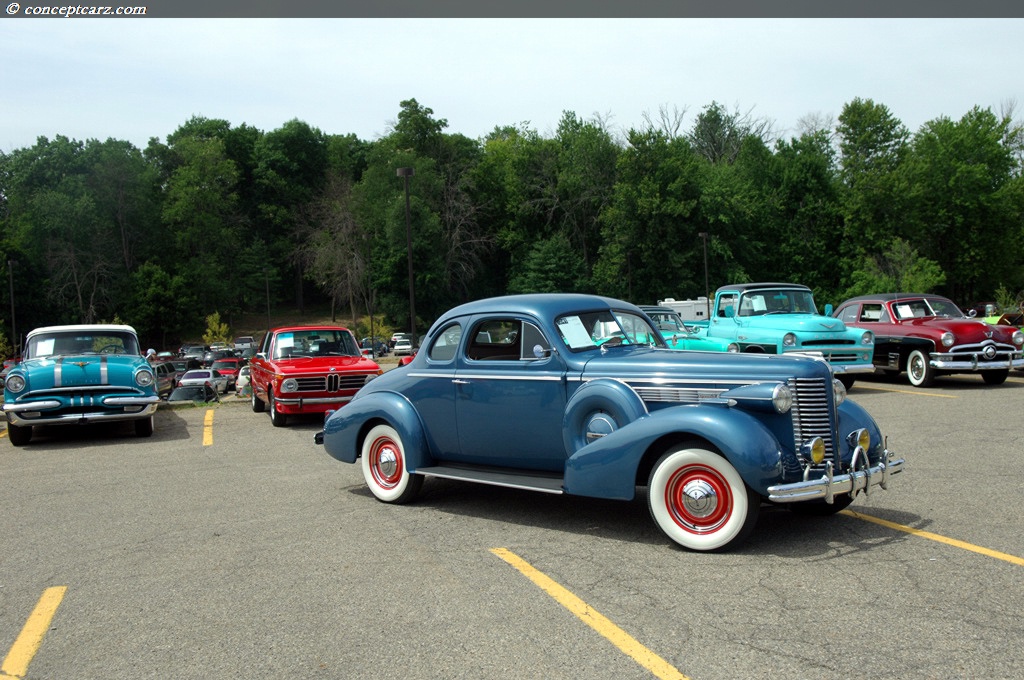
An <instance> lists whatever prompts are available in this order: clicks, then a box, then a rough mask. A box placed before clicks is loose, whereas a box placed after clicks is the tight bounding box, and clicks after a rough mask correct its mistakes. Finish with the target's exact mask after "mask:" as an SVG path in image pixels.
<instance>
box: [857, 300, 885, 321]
mask: <svg viewBox="0 0 1024 680" xmlns="http://www.w3.org/2000/svg"><path fill="white" fill-rule="evenodd" d="M883 315H885V307H883V306H882V305H881V304H879V303H877V302H869V303H866V304H865V305H864V307H863V309H862V310H861V313H860V319H858V320H859V321H863V322H867V323H878V322H879V321H885V320H887V319H883V318H882V316H883Z"/></svg>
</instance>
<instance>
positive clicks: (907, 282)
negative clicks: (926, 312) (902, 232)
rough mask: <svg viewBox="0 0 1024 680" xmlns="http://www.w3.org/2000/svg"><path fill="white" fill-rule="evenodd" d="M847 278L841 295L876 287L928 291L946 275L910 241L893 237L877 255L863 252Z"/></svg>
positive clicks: (870, 291)
mask: <svg viewBox="0 0 1024 680" xmlns="http://www.w3.org/2000/svg"><path fill="white" fill-rule="evenodd" d="M851 279H852V283H851V285H850V287H849V288H847V289H846V291H845V292H844V293H843V294H842V296H841V297H843V298H848V297H855V296H858V295H872V294H876V293H878V292H879V291H890V292H897V291H898V292H908V293H909V292H914V293H930V292H934V291H935V289H936V288H938V287H939V286H941V285H942V284H943V283H944V282H945V280H946V275H945V274H944V273H943V272H942V269H941V268H940V267H939V266H938V265H937V264H936V263H935V262H933V261H931V260H929V259H928V258H926V257H921V256H920V255H919V254H918V252H917V250H916V249H914V248H913V247H912V246H911V245H910V243H908V242H907V241H905V240H903V239H901V238H896V239H893V241H892V243H891V245H890V246H889V248H888V249H887V250H886V251H885V252H884V253H882V254H881V255H878V256H871V255H865V256H864V257H863V258H862V259H861V261H860V263H859V264H858V266H857V267H856V268H855V269H854V271H853V273H852V275H851Z"/></svg>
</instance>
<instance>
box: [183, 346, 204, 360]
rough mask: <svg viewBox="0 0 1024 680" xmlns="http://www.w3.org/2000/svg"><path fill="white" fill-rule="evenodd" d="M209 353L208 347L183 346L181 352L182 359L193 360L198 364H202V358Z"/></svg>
mask: <svg viewBox="0 0 1024 680" xmlns="http://www.w3.org/2000/svg"><path fill="white" fill-rule="evenodd" d="M209 351H210V346H209V345H184V346H183V349H182V350H181V358H182V359H195V360H196V361H198V362H199V363H202V362H203V357H205V356H206V353H207V352H209Z"/></svg>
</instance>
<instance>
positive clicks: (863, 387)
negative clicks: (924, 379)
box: [857, 382, 960, 399]
mask: <svg viewBox="0 0 1024 680" xmlns="http://www.w3.org/2000/svg"><path fill="white" fill-rule="evenodd" d="M857 389H858V390H874V391H876V392H895V393H896V394H913V395H915V396H918V397H934V398H936V399H959V398H960V397H958V396H957V395H955V394H938V393H936V392H927V391H925V390H897V389H894V388H891V387H874V386H872V385H865V384H864V383H860V382H858V383H857Z"/></svg>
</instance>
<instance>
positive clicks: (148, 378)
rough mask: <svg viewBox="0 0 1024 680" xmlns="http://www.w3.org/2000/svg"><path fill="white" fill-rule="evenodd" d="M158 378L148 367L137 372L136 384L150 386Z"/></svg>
mask: <svg viewBox="0 0 1024 680" xmlns="http://www.w3.org/2000/svg"><path fill="white" fill-rule="evenodd" d="M154 380H156V379H155V378H154V377H153V372H152V371H150V370H149V369H148V368H144V369H142V370H141V371H137V372H136V373H135V384H136V385H138V386H139V387H149V386H150V385H152V384H153V381H154Z"/></svg>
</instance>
